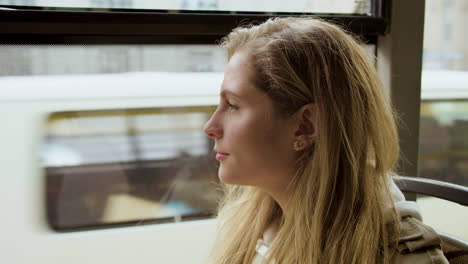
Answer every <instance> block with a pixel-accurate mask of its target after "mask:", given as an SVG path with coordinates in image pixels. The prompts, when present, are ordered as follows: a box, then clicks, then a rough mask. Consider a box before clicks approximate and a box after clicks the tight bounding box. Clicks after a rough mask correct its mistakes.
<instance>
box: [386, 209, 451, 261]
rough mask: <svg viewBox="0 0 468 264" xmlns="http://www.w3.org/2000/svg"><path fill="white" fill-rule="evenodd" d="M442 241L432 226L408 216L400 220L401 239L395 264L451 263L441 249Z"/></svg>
mask: <svg viewBox="0 0 468 264" xmlns="http://www.w3.org/2000/svg"><path fill="white" fill-rule="evenodd" d="M440 245H441V240H440V238H439V236H438V235H437V233H436V232H435V231H434V229H432V228H431V227H430V226H428V225H425V224H423V223H422V222H421V221H419V220H417V219H416V218H413V217H410V216H406V217H402V218H401V220H400V238H399V241H398V248H397V253H396V254H395V256H394V259H393V261H392V262H393V263H395V264H407V263H408V264H409V263H411V264H419V263H421V264H425V263H434V264H438V263H449V262H448V261H447V259H446V258H445V256H444V254H443V252H442V250H441V249H440Z"/></svg>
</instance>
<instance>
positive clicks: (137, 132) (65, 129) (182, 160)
mask: <svg viewBox="0 0 468 264" xmlns="http://www.w3.org/2000/svg"><path fill="white" fill-rule="evenodd" d="M213 110H214V109H213V108H212V107H182V108H158V109H128V110H109V111H77V112H58V113H53V114H51V115H50V116H49V118H48V120H47V128H46V129H47V130H46V131H47V137H46V140H45V141H44V143H43V146H42V148H41V152H40V153H41V155H40V156H41V160H42V166H43V168H44V170H45V174H46V183H47V184H46V185H47V197H46V200H47V216H48V221H49V224H50V225H51V226H52V227H53V228H54V229H55V230H58V231H70V230H77V229H87V228H100V227H109V226H115V225H122V224H132V225H134V224H135V223H145V222H148V223H159V222H168V221H169V222H174V221H175V222H177V221H183V220H186V219H200V218H207V217H211V215H212V213H213V212H214V211H215V209H216V207H217V202H218V199H219V198H220V192H218V191H217V188H216V182H217V176H216V170H217V169H216V166H215V160H214V158H213V155H207V154H210V153H211V152H212V148H213V146H212V141H210V140H208V138H207V137H206V136H205V135H204V134H203V131H202V127H203V124H204V123H205V122H206V121H207V119H208V118H209V116H210V114H211V113H212V111H213Z"/></svg>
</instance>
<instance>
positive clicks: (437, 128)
mask: <svg viewBox="0 0 468 264" xmlns="http://www.w3.org/2000/svg"><path fill="white" fill-rule="evenodd" d="M467 12H468V2H467V1H464V0H442V1H441V0H429V1H426V14H425V32H424V54H423V58H424V60H423V73H422V82H421V90H422V98H421V121H420V122H421V123H420V149H419V152H420V156H419V176H420V177H425V178H431V179H437V180H442V181H447V182H451V183H456V184H461V185H464V186H468V47H467V46H466V45H465V43H466V40H467V36H468V35H467V34H466V33H467V32H466V28H468V20H466V19H465V18H466V16H467V15H468V13H467Z"/></svg>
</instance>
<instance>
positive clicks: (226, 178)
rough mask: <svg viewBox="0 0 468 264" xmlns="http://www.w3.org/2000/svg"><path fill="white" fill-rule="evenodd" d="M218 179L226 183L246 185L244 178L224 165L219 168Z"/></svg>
mask: <svg viewBox="0 0 468 264" xmlns="http://www.w3.org/2000/svg"><path fill="white" fill-rule="evenodd" d="M218 179H219V181H221V182H222V183H224V184H234V185H244V184H242V179H241V178H240V177H239V176H238V175H236V174H235V173H232V172H228V171H226V170H225V169H223V167H220V168H219V171H218Z"/></svg>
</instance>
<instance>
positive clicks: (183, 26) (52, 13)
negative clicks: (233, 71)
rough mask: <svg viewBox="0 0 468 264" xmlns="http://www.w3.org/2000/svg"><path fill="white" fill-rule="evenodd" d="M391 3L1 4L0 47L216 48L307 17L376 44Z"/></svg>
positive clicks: (384, 30)
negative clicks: (235, 33) (347, 9)
mask: <svg viewBox="0 0 468 264" xmlns="http://www.w3.org/2000/svg"><path fill="white" fill-rule="evenodd" d="M387 3H388V1H384V0H371V2H370V4H371V14H369V15H355V14H349V15H348V14H323V13H320V14H319V13H281V12H279V13H269V12H261V13H260V12H230V11H185V10H184V11H173V10H141V9H100V8H50V7H27V6H9V5H0V44H103V45H104V44H112V45H116V44H215V43H217V41H219V40H220V39H221V38H222V37H223V36H225V35H227V34H228V33H229V32H231V31H232V29H233V28H235V27H237V26H238V25H239V24H249V23H261V22H263V21H265V20H267V19H268V18H271V17H284V16H303V15H312V16H315V17H319V18H321V19H324V20H328V21H333V22H335V23H337V24H340V25H343V27H345V28H347V29H348V30H349V31H350V32H352V33H353V34H355V35H357V36H360V37H361V38H362V39H363V40H364V41H366V42H367V43H371V44H376V42H377V37H378V36H379V35H384V34H386V33H387V32H388V27H389V19H388V17H387V16H386V14H387V13H386V12H385V10H387V6H388V4H387ZM1 8H4V9H1Z"/></svg>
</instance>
